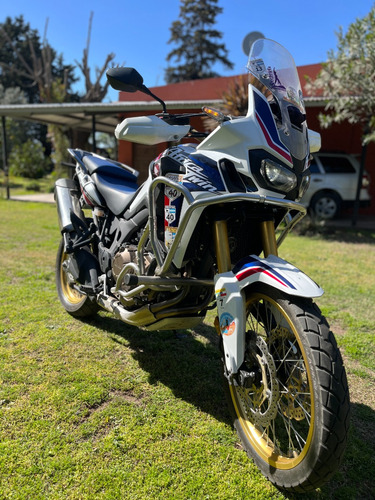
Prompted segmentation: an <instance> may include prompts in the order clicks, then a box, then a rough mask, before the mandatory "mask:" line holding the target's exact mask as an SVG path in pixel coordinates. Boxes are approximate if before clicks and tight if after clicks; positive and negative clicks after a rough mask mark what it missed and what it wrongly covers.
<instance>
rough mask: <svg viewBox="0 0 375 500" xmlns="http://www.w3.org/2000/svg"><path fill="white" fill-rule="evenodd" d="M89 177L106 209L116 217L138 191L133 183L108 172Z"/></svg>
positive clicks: (96, 173)
mask: <svg viewBox="0 0 375 500" xmlns="http://www.w3.org/2000/svg"><path fill="white" fill-rule="evenodd" d="M91 177H92V179H93V181H94V182H95V185H96V188H97V190H98V191H99V193H100V194H101V195H102V196H103V198H104V200H105V202H106V205H107V207H108V208H109V210H110V211H111V212H112V213H114V214H115V215H117V216H118V215H121V214H122V213H123V212H124V211H125V210H126V208H127V207H128V206H129V204H130V203H131V201H132V200H133V198H134V196H135V194H136V192H137V191H138V185H137V184H136V183H135V182H129V181H128V180H127V179H122V178H119V177H118V176H117V175H116V176H113V175H110V174H109V173H108V171H105V172H100V171H96V172H95V173H94V174H93V175H92V176H91Z"/></svg>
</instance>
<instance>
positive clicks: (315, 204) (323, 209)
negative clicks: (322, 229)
mask: <svg viewBox="0 0 375 500" xmlns="http://www.w3.org/2000/svg"><path fill="white" fill-rule="evenodd" d="M340 206H341V198H340V196H339V195H338V194H336V193H325V192H321V193H317V194H316V195H315V196H314V197H313V199H312V200H311V203H310V208H311V210H312V211H313V213H314V214H315V216H316V217H319V219H333V218H334V217H336V216H337V215H338V213H339V211H340Z"/></svg>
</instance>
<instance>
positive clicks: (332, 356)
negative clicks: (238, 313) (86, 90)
mask: <svg viewBox="0 0 375 500" xmlns="http://www.w3.org/2000/svg"><path fill="white" fill-rule="evenodd" d="M246 328H247V333H246V355H245V367H246V369H247V370H248V372H249V373H253V374H255V377H254V378H253V379H252V382H251V384H252V385H250V384H248V387H247V388H245V387H240V386H235V385H229V384H228V386H229V394H230V405H231V407H232V411H233V414H234V417H235V422H234V425H235V428H236V430H237V432H238V435H239V437H240V438H241V441H242V444H243V446H244V448H245V450H246V452H247V453H248V455H249V456H250V457H252V458H253V460H254V462H255V464H256V465H257V466H258V467H259V469H260V470H261V472H262V473H263V474H264V475H265V476H266V477H267V478H268V479H269V480H270V481H271V482H272V483H274V484H275V485H276V486H278V487H279V488H283V489H286V490H288V491H292V492H305V491H310V490H314V489H316V488H318V487H319V486H321V485H322V484H324V483H325V482H326V481H328V479H329V478H330V477H331V476H332V475H333V473H334V472H335V471H336V469H337V468H338V466H339V464H340V463H341V460H342V458H343V454H344V451H345V447H346V440H347V432H348V427H349V392H348V384H347V379H346V373H345V369H344V366H343V362H342V358H341V355H340V352H339V350H338V347H337V345H336V341H335V339H334V336H333V334H332V332H331V331H330V330H329V327H328V324H327V322H326V320H325V319H324V317H323V316H322V315H321V312H320V311H319V309H318V307H317V306H316V305H315V304H314V303H313V302H312V301H311V300H310V299H296V298H293V299H291V300H289V299H288V298H285V297H282V296H281V295H280V294H279V293H276V292H274V291H271V292H266V293H257V294H253V295H251V296H250V297H249V299H248V301H247V326H246ZM249 385H250V386H249Z"/></svg>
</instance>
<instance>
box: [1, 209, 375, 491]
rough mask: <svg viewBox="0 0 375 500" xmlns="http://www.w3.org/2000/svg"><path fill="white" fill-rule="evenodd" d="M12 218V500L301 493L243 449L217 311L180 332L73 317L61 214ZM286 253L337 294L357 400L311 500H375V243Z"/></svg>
mask: <svg viewBox="0 0 375 500" xmlns="http://www.w3.org/2000/svg"><path fill="white" fill-rule="evenodd" d="M0 210H1V212H0V213H1V223H0V304H1V306H0V492H1V493H0V498H5V499H7V498H16V499H26V498H27V499H29V498H30V499H45V498H48V499H61V498H64V499H93V498H101V499H102V498H103V499H146V498H155V499H181V500H185V499H199V500H200V499H227V500H228V499H235V500H238V499H259V500H263V499H284V498H297V496H285V495H284V494H283V493H281V492H280V491H278V490H277V489H276V488H274V487H273V486H272V485H271V484H270V483H269V482H268V481H267V480H266V479H264V478H263V476H262V475H261V474H260V473H259V472H258V470H257V468H256V467H255V466H254V465H253V464H252V462H251V461H250V460H249V459H248V458H247V457H246V455H245V453H244V452H243V451H242V449H241V446H240V444H239V441H238V439H237V436H236V434H235V432H234V431H233V429H232V427H231V422H230V417H229V414H228V410H227V405H226V401H225V396H224V390H223V386H222V378H221V371H222V368H221V361H220V355H219V351H218V349H217V338H216V334H215V332H214V330H213V328H212V326H211V324H212V322H210V321H211V320H212V315H211V320H210V318H208V320H207V322H206V324H204V325H202V326H200V327H198V328H196V329H195V330H194V331H180V332H178V334H175V333H174V332H152V333H148V332H144V331H140V330H137V329H136V328H133V327H129V326H127V325H125V324H124V323H121V322H120V321H119V320H115V319H113V318H112V317H111V316H110V315H108V314H106V313H105V312H101V313H99V315H98V316H97V318H96V319H95V320H93V321H91V322H90V323H84V322H81V321H78V320H74V319H73V318H71V317H70V316H69V315H68V314H67V313H65V312H64V311H63V309H62V307H61V306H60V304H59V302H58V299H57V295H56V291H55V285H54V264H55V262H54V261H55V254H56V250H57V246H58V242H59V230H58V224H57V216H56V210H55V207H54V206H53V205H43V204H36V203H22V202H14V201H5V200H3V199H0ZM280 254H281V256H282V257H284V258H286V259H287V260H290V261H291V262H293V263H294V264H296V265H298V266H299V267H300V268H302V269H303V270H304V271H305V272H306V273H307V274H309V275H310V276H311V277H313V278H314V279H315V280H316V281H317V282H319V284H321V285H322V286H323V288H324V289H325V290H326V294H325V295H324V296H323V297H322V298H321V299H319V301H318V303H319V305H320V307H321V308H322V310H323V312H324V314H326V316H327V317H328V319H329V321H330V323H331V325H332V327H333V331H334V332H335V333H336V335H337V339H338V342H339V345H340V346H341V348H342V351H343V354H344V357H345V362H346V367H347V371H348V376H349V383H350V389H351V396H352V426H351V431H350V439H349V445H348V449H347V453H346V456H345V460H344V463H343V465H342V467H341V469H340V471H339V472H338V473H337V474H336V475H335V477H334V479H333V480H332V481H331V482H330V483H329V484H328V485H326V486H324V487H323V488H322V489H321V490H320V491H318V492H316V493H312V494H311V495H304V496H303V498H312V499H330V498H334V499H336V498H339V499H340V500H342V499H350V500H351V499H357V498H358V499H370V498H375V481H374V471H375V432H374V427H375V349H374V344H375V307H374V305H373V297H374V296H375V235H374V234H363V233H337V234H330V235H326V236H320V237H315V236H314V237H306V236H296V235H292V236H290V238H289V239H287V240H286V242H285V243H284V244H283V247H282V248H281V252H280Z"/></svg>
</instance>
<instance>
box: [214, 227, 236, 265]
mask: <svg viewBox="0 0 375 500" xmlns="http://www.w3.org/2000/svg"><path fill="white" fill-rule="evenodd" d="M214 241H215V251H216V260H217V267H218V271H219V273H225V272H226V271H230V270H231V267H232V265H231V259H230V250H229V241H228V228H227V221H226V220H217V221H214Z"/></svg>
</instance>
